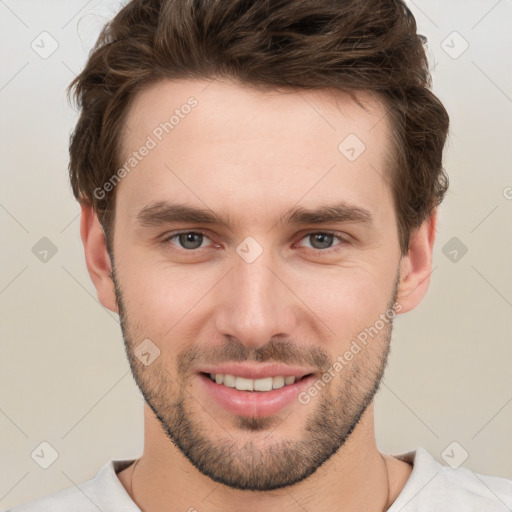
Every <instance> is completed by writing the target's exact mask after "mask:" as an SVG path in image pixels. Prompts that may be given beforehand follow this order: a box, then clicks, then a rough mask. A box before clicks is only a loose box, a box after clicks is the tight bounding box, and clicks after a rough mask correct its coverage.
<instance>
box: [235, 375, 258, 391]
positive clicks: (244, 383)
mask: <svg viewBox="0 0 512 512" xmlns="http://www.w3.org/2000/svg"><path fill="white" fill-rule="evenodd" d="M235 388H236V389H238V391H253V389H254V381H253V380H252V379H246V378H244V377H237V378H236V379H235Z"/></svg>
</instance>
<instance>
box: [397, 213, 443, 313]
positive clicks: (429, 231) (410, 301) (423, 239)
mask: <svg viewBox="0 0 512 512" xmlns="http://www.w3.org/2000/svg"><path fill="white" fill-rule="evenodd" d="M436 226H437V209H434V210H432V213H431V214H430V216H429V217H428V218H427V219H425V220H424V221H423V223H422V224H421V226H420V227H419V228H417V229H416V230H414V231H413V232H412V233H411V236H410V240H409V251H408V253H407V255H405V256H403V257H402V260H401V262H400V284H399V287H398V294H397V302H398V303H399V304H400V305H401V306H402V308H401V309H400V313H406V312H407V311H410V310H411V309H414V308H415V307H416V306H417V305H418V304H419V303H420V302H421V300H422V299H423V297H424V296H425V293H426V292H427V289H428V285H429V283H430V274H431V273H432V251H433V248H434V240H435V235H436Z"/></svg>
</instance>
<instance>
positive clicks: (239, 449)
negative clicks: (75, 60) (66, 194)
mask: <svg viewBox="0 0 512 512" xmlns="http://www.w3.org/2000/svg"><path fill="white" fill-rule="evenodd" d="M72 85H73V87H74V92H75V95H76V98H77V100H78V102H79V104H80V106H81V108H82V112H81V117H80V119H79V121H78V124H77V127H76V130H75V132H74V134H73V137H72V141H71V145H70V155H71V160H70V176H71V183H72V186H73V191H74V193H75V196H76V197H77V199H78V200H79V201H80V204H81V208H82V219H81V235H82V240H83V244H84V250H85V257H86V262H87V268H88V270H89V273H90V275H91V278H92V280H93V283H94V285H95V287H96V289H97V293H98V298H99V300H100V301H101V303H102V304H103V305H104V306H105V307H106V308H108V309H110V310H112V311H115V312H117V313H119V315H120V319H121V325H122V331H123V336H124V340H125V346H126V353H127V356H128V359H129V362H130V366H131V369H132V372H133V375H134V378H135V381H136V382H137V385H138V386H139V388H140V390H141V392H142V394H143V396H144V399H145V410H144V420H145V445H144V453H143V454H142V456H141V457H140V458H139V459H137V460H136V461H132V460H130V461H119V460H115V461H112V460H111V461H109V462H108V463H107V464H106V465H105V466H104V467H103V468H102V469H101V471H100V472H99V473H98V475H97V476H96V478H95V479H93V480H91V481H89V482H86V483H85V484H83V485H82V486H81V489H76V488H70V489H67V490H64V491H60V492H58V493H55V494H53V495H51V496H48V497H46V498H43V499H40V500H37V501H35V502H32V503H30V504H27V505H25V506H21V507H18V508H15V509H13V510H19V511H36V510H37V511H50V510H51V511H52V512H54V511H60V510H62V511H64V510H66V511H73V510H76V511H89V510H91V511H92V510H102V511H104V512H107V511H114V510H126V511H136V510H144V511H146V512H148V511H149V512H153V511H163V510H165V511H170V512H171V511H172V512H173V511H186V510H188V511H195V510H197V511H203V510H204V511H209V512H216V511H239V510H243V509H246V510H250V511H256V512H257V511H260V510H261V511H263V510H264V511H269V510H270V511H274V510H287V511H288V510H290V511H299V510H300V511H302V510H310V511H344V512H348V511H361V510H368V511H382V510H389V511H394V512H398V511H400V510H404V511H413V510H417V511H420V510H421V511H424V510H450V511H452V510H453V511H455V510H460V511H465V512H466V511H477V510H478V511H484V510H485V511H501V510H504V507H505V505H508V506H509V507H511V506H512V483H511V482H510V481H508V480H506V479H503V478H498V477H489V476H485V475H479V476H478V477H476V476H475V474H474V473H472V472H471V471H469V470H467V469H458V470H454V469H450V468H447V467H443V466H441V465H440V464H439V463H437V462H436V461H435V460H434V459H433V457H432V456H431V455H430V454H429V453H428V452H427V451H426V450H424V449H422V448H418V449H417V450H415V451H411V452H408V453H405V454H402V455H395V456H391V455H386V454H382V453H380V451H379V450H378V449H377V446H376V441H375V434H374V425H373V420H374V416H373V400H374V397H375V394H376V392H377V390H378V388H379V384H380V381H381V379H382V376H383V373H384V370H385V367H386V362H387V356H388V352H389V346H390V339H391V332H392V324H393V319H394V317H395V316H396V315H397V314H400V313H405V312H407V311H410V310H412V309H413V308H414V307H416V306H417V305H418V304H419V302H420V301H421V300H422V298H423V296H424V295H425V293H426V291H427V287H428V283H429V276H430V272H431V267H432V248H433V244H434V238H435V228H436V221H437V211H436V208H437V206H438V205H439V204H440V202H441V201H442V199H443V196H444V193H445V191H446V188H447V178H446V176H445V174H444V171H443V168H442V151H443V147H444V143H445V140H446V136H447V132H448V115H447V113H446V111H445V109H444V107H443V106H442V104H441V103H440V102H439V100H438V99H437V98H436V97H435V96H434V95H433V94H432V92H431V91H430V90H429V86H430V76H429V73H428V67H427V60H426V57H425V53H424V49H423V46H422V39H421V37H420V36H418V35H417V34H416V25H415V21H414V18H413V16H412V14H411V13H410V11H409V10H408V9H407V8H406V6H405V5H404V4H403V3H402V2H401V1H398V0H387V1H377V0H372V1H367V2H357V1H341V0H339V1H335V2H333V1H331V0H321V1H316V2H311V1H303V0H302V1H301V0H286V1H279V2H263V1H252V2H244V1H241V0H222V1H220V0H217V1H214V0H211V1H208V2H207V1H196V2H192V1H186V0H174V1H172V0H134V1H132V2H130V3H129V4H127V5H126V6H125V7H124V8H123V9H122V10H121V11H120V13H119V14H118V15H117V16H116V17H115V18H114V20H113V21H112V22H111V23H110V24H109V25H108V26H107V27H106V29H105V30H104V32H103V33H102V35H101V36H100V39H99V42H98V44H97V45H96V47H95V49H94V52H93V53H92V54H91V56H90V58H89V61H88V63H87V65H86V67H85V69H84V71H83V72H82V73H81V74H80V75H79V76H78V77H77V78H76V79H75V81H74V82H73V84H72ZM490 489H492V492H491V491H490Z"/></svg>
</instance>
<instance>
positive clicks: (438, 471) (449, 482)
mask: <svg viewBox="0 0 512 512" xmlns="http://www.w3.org/2000/svg"><path fill="white" fill-rule="evenodd" d="M394 457H396V458H398V459H400V460H405V461H407V462H410V463H413V470H412V473H411V476H410V477H409V480H408V481H407V483H406V484H405V486H404V488H403V489H402V492H401V493H400V494H399V496H398V498H397V499H396V500H395V502H394V503H393V505H392V506H391V508H390V509H389V512H395V511H398V510H400V511H401V512H431V511H434V510H435V511H437V510H451V511H454V512H455V511H464V512H503V511H504V510H507V507H508V508H512V480H508V479H507V478H502V477H498V476H491V475H483V474H480V473H476V472H474V471H472V470H470V469H468V468H464V467H458V468H452V467H449V466H445V465H443V464H440V463H439V462H437V461H436V460H435V459H434V458H433V457H432V455H430V453H429V452H428V451H427V450H425V449H424V448H421V447H419V448H417V449H416V450H414V451H412V452H408V453H406V454H402V455H394Z"/></svg>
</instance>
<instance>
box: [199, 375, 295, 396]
mask: <svg viewBox="0 0 512 512" xmlns="http://www.w3.org/2000/svg"><path fill="white" fill-rule="evenodd" d="M209 376H210V379H211V380H212V381H213V382H215V383H217V384H222V385H223V386H226V387H228V388H235V389H237V390H238V391H263V392H265V391H272V390H273V389H280V388H282V387H284V386H290V385H291V384H294V383H295V381H296V380H297V378H296V377H294V376H283V375H278V376H275V377H265V378H262V379H247V378H245V377H240V376H236V375H230V374H224V373H217V374H214V373H210V374H209Z"/></svg>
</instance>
